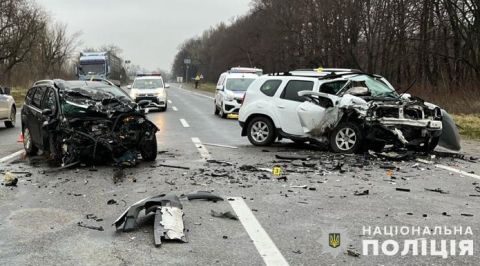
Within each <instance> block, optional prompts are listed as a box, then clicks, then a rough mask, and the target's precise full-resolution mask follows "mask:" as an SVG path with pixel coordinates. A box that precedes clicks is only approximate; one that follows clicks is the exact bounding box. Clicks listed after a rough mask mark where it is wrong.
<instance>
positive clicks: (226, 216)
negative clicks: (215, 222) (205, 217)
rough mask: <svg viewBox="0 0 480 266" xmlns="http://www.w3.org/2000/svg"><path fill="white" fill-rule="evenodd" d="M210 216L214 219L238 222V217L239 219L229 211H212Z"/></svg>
mask: <svg viewBox="0 0 480 266" xmlns="http://www.w3.org/2000/svg"><path fill="white" fill-rule="evenodd" d="M210 215H212V216H213V217H217V218H224V219H231V220H238V217H237V216H236V215H235V214H233V213H231V212H230V211H227V212H217V211H214V210H211V211H210Z"/></svg>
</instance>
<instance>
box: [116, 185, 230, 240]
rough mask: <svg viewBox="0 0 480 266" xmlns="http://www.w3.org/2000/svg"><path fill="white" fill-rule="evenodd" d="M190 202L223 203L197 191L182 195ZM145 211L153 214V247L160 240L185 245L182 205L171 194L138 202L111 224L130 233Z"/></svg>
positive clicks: (216, 198)
mask: <svg viewBox="0 0 480 266" xmlns="http://www.w3.org/2000/svg"><path fill="white" fill-rule="evenodd" d="M182 197H185V198H187V199H188V200H189V201H191V200H205V201H211V202H217V201H223V198H222V197H220V196H217V195H214V194H212V193H210V192H208V191H199V192H196V193H190V194H187V195H182ZM142 210H145V215H148V214H150V213H155V221H154V225H153V233H154V239H155V246H156V247H159V246H160V245H161V244H162V239H166V240H176V241H181V242H184V243H186V242H187V239H186V237H185V226H184V224H183V215H184V213H183V205H182V203H181V202H180V199H179V198H178V197H177V196H176V195H175V194H172V193H169V194H161V195H158V196H154V197H149V198H145V199H142V200H140V201H139V202H137V203H135V204H133V205H132V206H130V207H128V209H126V210H125V211H124V212H123V213H122V214H121V215H120V217H118V219H117V220H116V221H115V222H114V223H113V225H115V227H116V228H117V230H121V231H123V232H128V231H132V230H134V229H135V228H136V227H137V218H138V215H139V214H140V211H142Z"/></svg>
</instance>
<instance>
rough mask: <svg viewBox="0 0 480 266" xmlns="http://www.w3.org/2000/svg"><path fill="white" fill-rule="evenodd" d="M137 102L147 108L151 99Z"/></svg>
mask: <svg viewBox="0 0 480 266" xmlns="http://www.w3.org/2000/svg"><path fill="white" fill-rule="evenodd" d="M137 104H138V106H140V108H145V107H146V106H148V105H149V104H150V101H147V100H141V101H139V102H138V103H137Z"/></svg>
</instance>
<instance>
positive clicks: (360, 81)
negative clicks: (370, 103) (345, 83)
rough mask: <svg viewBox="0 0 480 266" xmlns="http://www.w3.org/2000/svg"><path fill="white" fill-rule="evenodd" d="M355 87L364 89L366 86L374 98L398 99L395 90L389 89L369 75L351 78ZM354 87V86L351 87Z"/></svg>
mask: <svg viewBox="0 0 480 266" xmlns="http://www.w3.org/2000/svg"><path fill="white" fill-rule="evenodd" d="M350 81H351V83H352V84H354V86H353V87H362V86H366V87H367V88H368V90H369V92H370V94H371V96H372V97H390V98H397V97H398V93H397V92H396V91H395V90H392V89H391V88H389V87H388V86H387V85H386V84H385V83H383V82H382V81H381V80H376V79H374V78H372V77H370V76H367V75H358V76H355V77H352V78H350ZM350 87H352V86H350Z"/></svg>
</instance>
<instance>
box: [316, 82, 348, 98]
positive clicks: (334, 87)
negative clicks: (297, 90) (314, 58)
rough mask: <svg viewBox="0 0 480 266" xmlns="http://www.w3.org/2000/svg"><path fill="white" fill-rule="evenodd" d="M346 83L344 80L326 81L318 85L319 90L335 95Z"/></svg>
mask: <svg viewBox="0 0 480 266" xmlns="http://www.w3.org/2000/svg"><path fill="white" fill-rule="evenodd" d="M345 84H347V81H346V80H340V81H334V82H328V83H325V84H322V86H320V92H323V93H327V94H332V95H336V94H337V93H338V92H339V91H340V90H341V89H342V88H343V87H344V86H345Z"/></svg>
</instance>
